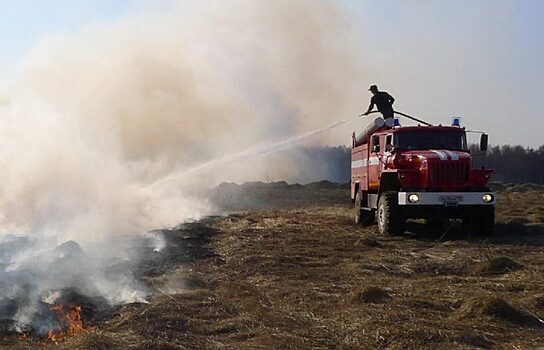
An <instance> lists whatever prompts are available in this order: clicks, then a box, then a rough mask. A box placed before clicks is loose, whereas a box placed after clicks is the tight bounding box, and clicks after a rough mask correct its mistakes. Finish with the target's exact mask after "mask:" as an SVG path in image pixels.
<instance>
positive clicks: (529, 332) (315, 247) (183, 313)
mask: <svg viewBox="0 0 544 350" xmlns="http://www.w3.org/2000/svg"><path fill="white" fill-rule="evenodd" d="M497 189H499V204H498V209H497V210H498V211H497V213H498V215H497V221H498V223H497V226H496V229H495V233H494V235H493V236H492V237H489V238H478V237H464V236H463V235H462V234H461V232H460V230H459V228H458V227H456V226H454V227H451V228H446V227H440V228H433V229H430V228H428V227H426V226H424V225H423V224H422V223H418V222H415V223H411V224H410V225H409V227H408V231H407V232H406V233H405V234H404V235H401V236H387V237H385V236H380V235H379V234H378V233H377V229H376V227H375V226H371V227H366V228H365V227H360V226H356V225H355V224H353V223H352V211H351V203H350V201H349V189H347V188H346V186H339V185H335V184H330V183H326V182H323V183H318V184H313V185H309V186H305V187H302V186H289V185H287V184H285V183H279V184H269V185H265V184H248V185H244V186H237V185H233V184H230V185H229V184H226V185H223V186H222V187H220V188H219V189H218V190H216V191H215V192H214V193H213V195H212V197H213V199H214V202H216V203H217V204H218V205H220V206H221V207H222V208H223V209H224V210H226V211H237V212H236V213H234V214H231V215H228V216H224V217H216V218H209V219H207V220H204V221H202V222H198V223H191V224H187V225H183V226H182V227H180V228H179V229H176V230H170V231H165V232H164V234H165V237H166V238H167V240H168V243H169V245H168V248H167V249H166V251H165V253H164V255H163V256H162V257H160V258H154V259H148V260H147V261H146V262H145V263H144V264H143V265H142V266H141V268H140V269H141V271H140V275H141V278H142V279H144V280H146V281H147V282H148V284H149V285H150V286H152V288H153V290H154V291H155V294H154V295H155V296H154V297H153V298H151V300H150V302H149V304H133V305H125V306H122V307H120V308H118V309H116V310H114V311H113V312H112V313H111V314H110V315H108V316H106V317H104V319H102V320H99V321H96V320H95V321H94V322H92V321H89V322H88V323H90V324H88V329H87V331H85V332H83V333H81V334H79V335H76V336H74V337H72V338H70V339H68V340H66V341H64V342H61V343H59V344H46V343H41V342H38V341H27V340H24V341H21V340H19V339H18V338H17V337H16V336H13V335H8V336H5V337H4V338H3V339H0V341H2V342H3V344H4V346H3V348H6V349H26V348H46V349H47V348H51V349H57V348H58V349H99V350H100V349H104V350H105V349H437V348H444V349H538V348H542V349H544V322H543V321H541V319H542V318H544V278H543V277H544V250H543V248H544V225H543V222H544V190H543V189H542V188H541V187H538V186H530V185H529V186H527V185H526V186H502V185H501V186H499V185H497Z"/></svg>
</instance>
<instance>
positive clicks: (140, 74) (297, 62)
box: [0, 0, 362, 324]
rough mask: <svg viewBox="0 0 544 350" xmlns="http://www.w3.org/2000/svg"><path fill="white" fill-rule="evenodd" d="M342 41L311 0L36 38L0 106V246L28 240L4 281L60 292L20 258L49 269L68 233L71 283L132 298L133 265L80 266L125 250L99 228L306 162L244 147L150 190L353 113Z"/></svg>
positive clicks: (176, 12)
mask: <svg viewBox="0 0 544 350" xmlns="http://www.w3.org/2000/svg"><path fill="white" fill-rule="evenodd" d="M349 47H350V34H349V22H347V21H346V18H345V17H344V16H343V14H342V13H341V11H339V10H338V9H337V8H335V7H334V5H333V4H332V3H331V2H328V1H318V0H299V1H291V0H278V1H266V0H260V1H249V0H233V1H198V2H192V3H189V2H182V3H179V4H174V5H172V4H170V5H169V6H168V7H167V8H166V9H162V10H161V11H156V10H154V11H151V12H150V13H141V14H135V15H133V16H132V17H126V18H122V19H120V20H118V21H117V22H114V23H108V24H102V25H96V26H92V27H89V28H86V29H84V30H83V31H81V32H78V33H74V34H72V35H59V36H55V37H49V38H47V39H46V40H44V42H42V43H41V44H40V45H39V46H38V47H36V48H35V49H34V51H33V52H32V54H31V55H30V56H29V57H28V58H27V60H26V61H25V63H24V66H23V69H22V71H21V74H20V76H19V77H18V78H17V79H16V80H15V81H14V82H13V83H12V84H11V85H10V87H9V91H8V93H7V96H6V98H4V100H6V101H8V102H7V103H6V104H5V105H4V106H3V107H2V109H1V111H0V113H1V114H0V139H1V140H2V148H1V149H0V167H1V169H2V171H1V172H0V234H1V235H2V236H0V237H4V239H3V240H1V241H0V252H1V250H2V249H7V247H8V246H10V245H9V244H8V243H9V242H12V240H11V238H9V239H8V237H26V238H25V240H23V242H27V243H25V244H17V245H16V247H17V249H16V251H15V252H14V253H10V254H7V255H5V257H6V259H5V261H3V262H2V269H3V271H4V274H6V276H7V277H6V280H7V278H8V277H9V280H10V281H11V283H12V284H13V285H17V283H19V282H18V281H19V280H18V279H17V274H16V273H15V272H17V271H19V270H20V269H22V270H24V271H30V272H29V273H30V274H31V275H32V276H33V277H32V278H33V279H34V281H37V282H36V283H37V284H39V285H40V286H42V288H40V290H39V292H40V293H42V292H43V293H44V292H46V290H60V289H62V288H64V287H70V286H71V285H72V284H74V279H73V278H71V277H70V278H64V277H63V278H53V277H51V278H49V276H52V275H51V273H50V271H48V270H47V269H45V270H44V269H43V268H42V269H35V270H33V269H32V268H31V266H32V264H33V262H39V263H40V264H42V267H43V266H48V268H49V267H51V268H53V266H54V264H53V263H54V262H57V261H58V259H59V257H58V249H60V248H58V246H59V245H60V244H62V243H63V242H66V241H75V242H77V244H75V246H77V247H80V248H81V249H82V252H81V254H85V255H86V256H91V257H92V258H89V260H88V261H90V262H92V264H90V263H84V264H80V265H79V266H81V270H78V269H75V270H74V265H73V264H68V265H70V268H71V270H70V273H69V276H72V277H74V276H76V277H77V280H78V281H79V280H80V279H81V278H83V279H85V278H84V277H82V276H91V277H89V278H88V279H87V280H85V281H83V282H81V281H79V282H78V283H79V284H78V285H80V286H84V287H85V288H86V290H89V291H90V292H89V293H92V294H93V295H101V296H103V297H105V298H106V299H108V300H109V301H110V302H112V303H118V302H127V301H135V300H137V299H141V298H142V294H141V293H139V291H138V288H139V287H137V283H135V282H134V281H132V280H131V279H130V274H126V273H123V276H124V277H123V278H120V279H117V280H115V279H111V278H106V277H105V275H96V273H94V274H93V273H89V269H91V270H92V266H93V265H94V266H96V269H98V270H100V268H101V267H103V266H105V264H106V262H107V261H110V260H111V259H115V258H119V256H124V253H123V251H122V247H117V246H116V244H117V243H114V242H118V241H119V240H118V239H112V237H114V236H115V235H116V234H137V233H145V232H147V231H149V230H152V229H156V228H161V227H170V226H174V225H176V224H178V223H180V222H182V221H184V220H187V219H191V218H199V217H201V216H203V215H206V214H209V213H211V212H212V210H213V209H212V208H211V206H210V205H209V204H208V203H206V202H205V201H202V200H201V199H196V198H195V197H194V196H193V194H194V192H195V190H196V189H199V188H202V187H205V186H208V187H210V186H213V185H215V184H217V183H219V182H221V181H232V180H237V181H245V180H250V179H262V178H264V177H267V178H269V177H275V176H276V175H275V174H281V176H291V177H294V176H296V175H298V176H301V177H303V176H304V175H303V174H304V171H308V169H304V167H303V166H302V167H301V166H298V167H297V166H294V164H290V162H289V160H283V161H278V159H277V157H276V158H274V159H276V161H274V162H271V161H270V160H267V158H266V157H265V156H264V155H262V156H258V155H257V156H255V157H253V158H251V157H250V158H248V159H247V161H243V162H237V163H235V164H232V165H229V164H224V163H220V164H219V165H220V166H218V167H215V168H214V167H210V166H206V167H205V170H206V171H205V172H201V173H197V172H194V175H193V176H191V177H189V178H188V177H183V181H182V182H180V181H168V186H153V184H154V183H156V182H157V181H159V182H160V181H161V179H164V178H167V179H169V178H171V175H172V174H176V173H179V172H183V171H185V170H187V171H189V170H190V169H191V168H193V167H198V166H199V164H209V162H213V159H216V158H220V159H221V158H225V157H226V156H228V155H229V154H233V153H238V152H243V151H244V150H246V149H248V148H250V147H253V146H254V145H263V144H266V143H271V144H277V143H278V142H280V143H281V140H283V139H287V138H290V137H294V136H296V135H298V134H302V133H305V132H308V131H310V130H313V129H316V128H319V127H324V126H326V125H329V124H332V123H334V122H335V121H339V120H343V119H345V118H347V117H349V116H350V115H353V114H354V111H358V110H359V109H360V103H359V102H360V101H357V98H358V97H360V95H361V88H360V85H359V83H360V82H361V81H362V80H361V79H360V76H361V71H360V69H359V68H358V66H359V63H360V62H359V59H358V57H357V56H356V55H355V54H354V52H352V51H351V50H350V49H349ZM355 113H356V112H355ZM342 136H343V139H342V141H343V142H345V141H346V140H349V133H348V132H345V133H344V134H343V135H342ZM339 140H340V139H339V138H329V137H328V136H327V138H324V139H321V142H325V143H327V142H334V143H336V142H338V141H339ZM265 153H266V152H265ZM297 162H298V163H299V165H300V158H298V159H297ZM2 242H5V243H2ZM28 242H30V243H28ZM104 242H107V244H104ZM97 244H98V245H101V246H107V245H109V246H110V249H108V250H106V251H105V252H103V253H101V254H97V253H96V252H94V251H93V249H94V248H93V247H96V245H97ZM60 247H62V246H60ZM117 248H118V249H117ZM76 250H77V249H76ZM118 255H119V256H118ZM124 258H131V259H134V258H135V257H133V256H130V257H127V256H125V257H124ZM76 265H77V264H76ZM14 271H15V272H14ZM14 273H15V274H14ZM8 274H9V276H8ZM22 280H23V281H26V280H28V278H26V279H24V278H23V279H22ZM97 281H99V282H97ZM119 284H122V287H123V288H120V286H119ZM14 288H15V287H14ZM11 290H12V291H13V290H15V289H11ZM119 290H122V291H124V290H126V291H127V293H124V292H123V293H121V294H122V295H121V294H119V293H117V292H116V293H113V294H115V295H113V294H112V291H119ZM131 291H132V292H131ZM1 293H6V294H1ZM0 296H1V297H3V298H4V299H6V298H7V299H9V298H11V297H12V296H13V295H12V294H9V293H7V292H4V291H2V292H0ZM36 297H38V296H36ZM30 307H31V306H30ZM27 311H28V310H27ZM25 314H26V315H28V314H30V315H31V314H32V313H31V312H30V313H29V312H26V313H25ZM31 318H32V317H31V316H30V317H28V316H25V317H19V321H20V323H22V324H25V323H28V322H29V321H28V320H29V319H31Z"/></svg>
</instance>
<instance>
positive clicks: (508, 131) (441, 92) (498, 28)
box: [0, 0, 544, 147]
mask: <svg viewBox="0 0 544 350" xmlns="http://www.w3.org/2000/svg"><path fill="white" fill-rule="evenodd" d="M271 1H272V0H271ZM168 2H174V3H175V1H171V0H163V1H159V3H168ZM184 2H185V3H191V1H189V0H185V1H184ZM150 3H153V4H154V5H153V6H154V7H157V8H158V7H160V6H159V5H156V4H157V1H155V2H146V1H144V0H115V1H110V0H0V82H1V81H7V80H9V79H10V78H12V77H13V76H14V75H15V74H16V73H17V71H18V69H19V68H20V64H21V62H23V61H24V59H25V57H27V56H28V55H29V54H30V53H31V52H32V49H33V48H34V47H35V46H36V45H38V44H39V43H40V42H41V41H42V40H44V39H46V38H47V37H49V36H51V35H57V34H59V35H63V34H67V33H73V32H77V31H81V30H85V28H88V27H89V26H93V25H99V24H100V23H108V22H115V21H116V20H118V19H120V18H123V17H129V16H131V15H133V14H134V13H138V12H141V11H142V10H143V9H149V8H150V5H149V4H150ZM331 3H334V4H335V5H338V6H340V7H342V8H344V9H345V10H346V13H347V15H348V19H349V20H350V26H351V30H352V31H353V33H355V35H353V38H354V39H353V40H354V41H353V49H354V50H357V51H358V52H359V54H360V56H361V57H362V62H361V67H362V69H363V70H364V72H365V77H366V78H367V79H365V81H361V92H360V96H361V110H364V109H365V108H366V105H367V104H368V102H367V100H368V98H369V97H370V96H369V95H368V92H367V91H366V90H367V87H368V85H370V84H378V85H379V86H380V88H381V89H383V90H386V91H388V92H389V93H391V94H392V95H393V96H395V98H396V99H397V102H396V108H397V109H398V110H401V111H403V112H405V113H409V114H414V115H417V116H419V117H422V118H424V119H428V120H430V121H433V122H435V123H438V122H443V123H448V122H449V121H450V120H451V117H452V116H458V117H461V118H462V119H463V121H464V123H465V125H467V127H469V128H470V129H475V130H485V131H487V132H488V133H489V134H490V140H491V142H492V143H493V144H521V145H524V146H529V147H538V146H540V145H542V144H544V141H542V135H541V133H542V131H543V130H544V128H542V125H543V124H544V117H543V114H542V111H543V110H544V102H543V101H544V99H543V96H544V68H543V63H544V21H542V18H543V17H544V1H540V0H517V1H514V0H440V1H438V0H434V1H432V0H379V1H378V0H336V1H334V0H331Z"/></svg>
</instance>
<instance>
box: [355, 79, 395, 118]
mask: <svg viewBox="0 0 544 350" xmlns="http://www.w3.org/2000/svg"><path fill="white" fill-rule="evenodd" d="M368 91H370V92H372V95H374V96H372V98H371V99H370V106H368V110H367V111H366V112H365V113H364V114H363V115H368V114H369V113H370V111H372V109H373V108H374V105H376V107H378V111H379V112H380V113H381V114H382V115H383V117H384V119H385V123H386V125H388V126H393V113H394V112H393V102H395V99H394V98H393V96H391V95H389V94H388V93H387V92H385V91H379V90H378V86H376V85H372V86H370V89H368Z"/></svg>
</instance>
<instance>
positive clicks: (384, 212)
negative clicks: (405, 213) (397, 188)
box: [377, 192, 404, 235]
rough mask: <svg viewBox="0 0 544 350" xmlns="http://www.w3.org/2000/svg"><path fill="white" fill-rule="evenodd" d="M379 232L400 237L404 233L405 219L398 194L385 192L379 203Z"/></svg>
mask: <svg viewBox="0 0 544 350" xmlns="http://www.w3.org/2000/svg"><path fill="white" fill-rule="evenodd" d="M377 214H378V230H379V231H380V233H381V234H382V235H398V234H401V233H402V232H403V223H404V222H403V221H404V220H403V219H402V216H401V211H400V208H399V204H398V194H397V192H385V193H383V194H382V195H381V196H380V200H379V201H378V213H377Z"/></svg>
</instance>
